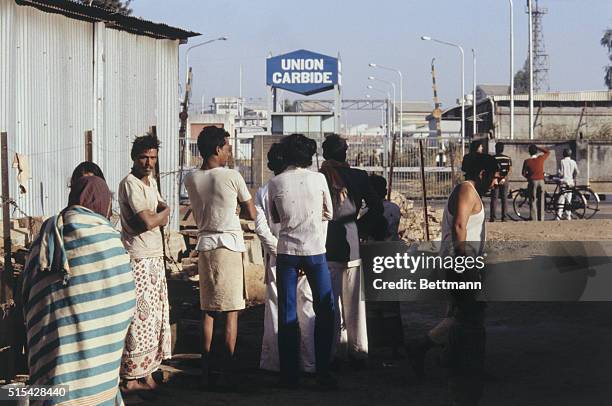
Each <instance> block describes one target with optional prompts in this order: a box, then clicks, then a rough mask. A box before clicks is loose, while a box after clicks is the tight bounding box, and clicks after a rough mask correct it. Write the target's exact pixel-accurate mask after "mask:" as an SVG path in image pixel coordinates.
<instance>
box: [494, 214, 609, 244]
mask: <svg viewBox="0 0 612 406" xmlns="http://www.w3.org/2000/svg"><path fill="white" fill-rule="evenodd" d="M487 240H488V241H610V240H612V220H608V219H592V220H573V221H508V222H505V223H501V222H497V223H487Z"/></svg>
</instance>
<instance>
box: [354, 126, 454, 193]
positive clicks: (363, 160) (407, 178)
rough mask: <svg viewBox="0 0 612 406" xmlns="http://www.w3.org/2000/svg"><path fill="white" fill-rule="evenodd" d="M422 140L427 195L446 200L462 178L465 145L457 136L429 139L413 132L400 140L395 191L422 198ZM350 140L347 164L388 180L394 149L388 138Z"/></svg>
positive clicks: (394, 178)
mask: <svg viewBox="0 0 612 406" xmlns="http://www.w3.org/2000/svg"><path fill="white" fill-rule="evenodd" d="M419 140H422V141H423V158H424V159H423V165H424V167H425V187H426V188H427V196H428V197H430V198H447V197H448V195H449V194H450V192H451V191H452V188H453V185H454V184H455V183H456V181H457V179H458V178H459V176H460V175H461V171H460V167H461V159H462V157H463V148H464V144H463V143H462V142H461V138H460V137H459V136H458V135H455V134H446V135H443V136H442V137H429V136H428V133H422V134H421V133H414V134H411V135H410V137H404V138H403V139H400V138H398V139H397V141H396V146H395V160H394V165H393V166H394V167H393V182H392V188H393V191H397V192H400V193H402V194H404V195H405V196H406V197H407V198H409V199H417V198H420V197H421V196H422V194H423V190H422V189H423V188H422V184H421V166H420V165H421V162H420V150H419ZM347 141H348V143H349V150H348V155H347V161H348V163H349V164H350V165H351V166H353V167H357V168H359V169H363V170H365V171H367V172H369V173H376V174H378V175H381V176H384V177H385V178H387V181H388V180H389V172H390V163H391V149H392V148H391V144H390V142H389V140H388V138H387V137H385V136H380V135H375V136H369V135H360V136H348V137H347ZM453 177H454V178H453Z"/></svg>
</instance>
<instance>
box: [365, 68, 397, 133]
mask: <svg viewBox="0 0 612 406" xmlns="http://www.w3.org/2000/svg"><path fill="white" fill-rule="evenodd" d="M368 79H369V80H374V81H377V82H382V83H386V84H387V85H389V86H391V88H392V89H393V112H392V114H393V131H392V134H395V131H396V127H395V123H396V121H397V111H396V106H397V94H396V92H395V83H393V82H391V81H389V80H384V79H378V78H376V77H374V76H368Z"/></svg>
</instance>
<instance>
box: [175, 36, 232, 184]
mask: <svg viewBox="0 0 612 406" xmlns="http://www.w3.org/2000/svg"><path fill="white" fill-rule="evenodd" d="M215 41H227V37H219V38H213V39H209V40H208V41H204V42H200V43H199V44H195V45H192V46H190V47H189V48H187V50H186V51H185V98H184V101H183V112H182V113H181V114H184V117H182V118H181V131H180V134H179V143H180V151H179V153H180V154H181V155H180V157H179V158H180V162H181V165H180V166H181V172H180V174H179V179H180V180H179V181H180V185H182V182H183V166H184V162H185V158H186V156H187V148H185V144H186V143H187V140H186V137H187V129H186V123H187V110H188V109H189V106H188V104H189V96H188V94H189V93H190V92H191V89H190V87H189V52H191V50H192V49H194V48H197V47H201V46H202V45H206V44H210V43H211V42H215Z"/></svg>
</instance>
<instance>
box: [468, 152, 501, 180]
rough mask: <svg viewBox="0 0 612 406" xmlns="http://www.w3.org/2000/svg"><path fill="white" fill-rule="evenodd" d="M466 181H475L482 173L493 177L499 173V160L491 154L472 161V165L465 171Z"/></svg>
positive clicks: (482, 155)
mask: <svg viewBox="0 0 612 406" xmlns="http://www.w3.org/2000/svg"><path fill="white" fill-rule="evenodd" d="M464 171H465V178H466V179H475V178H477V177H478V176H479V175H480V172H481V171H485V175H492V174H494V173H495V172H497V171H499V165H498V164H497V159H495V157H494V156H492V155H489V154H481V155H479V156H477V157H476V158H474V159H472V160H471V161H470V165H468V167H466V168H465V169H464Z"/></svg>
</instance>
